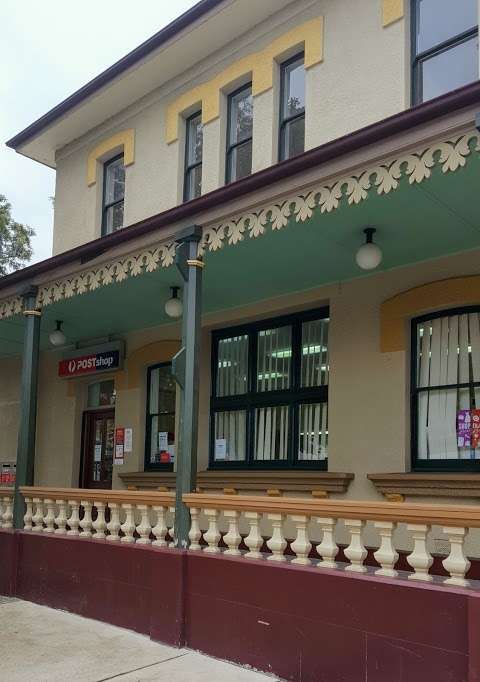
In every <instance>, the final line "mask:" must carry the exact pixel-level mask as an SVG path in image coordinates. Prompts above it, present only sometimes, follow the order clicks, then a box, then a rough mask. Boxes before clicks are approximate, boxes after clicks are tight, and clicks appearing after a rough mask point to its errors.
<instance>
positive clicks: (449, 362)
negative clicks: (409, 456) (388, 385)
mask: <svg viewBox="0 0 480 682" xmlns="http://www.w3.org/2000/svg"><path fill="white" fill-rule="evenodd" d="M412 444H413V465H414V468H416V469H430V470H432V469H433V470H439V471H441V470H449V471H453V470H458V471H462V470H466V471H468V470H479V469H480V308H464V309H461V310H454V311H449V312H442V313H440V314H438V315H437V314H435V315H429V316H425V317H421V318H418V319H416V320H414V321H413V323H412Z"/></svg>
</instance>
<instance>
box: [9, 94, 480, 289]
mask: <svg viewBox="0 0 480 682" xmlns="http://www.w3.org/2000/svg"><path fill="white" fill-rule="evenodd" d="M474 105H479V106H480V81H476V82H474V83H472V84H471V85H466V86H464V87H463V88H459V89H458V90H454V91H452V92H449V93H447V94H446V95H442V96H441V97H437V98H436V99H433V100H431V101H430V102H426V103H425V104H420V105H418V106H415V107H413V108H411V109H407V110H406V111H402V112H400V113H398V114H394V115H393V116H390V117H388V118H385V119H383V120H381V121H378V122H377V123H372V124H371V125H369V126H366V127H365V128H360V129H359V130H356V131H354V132H353V133H349V134H348V135H344V136H343V137H339V138H337V139H335V140H332V141H331V142H326V143H325V144H323V145H321V146H319V147H315V148H314V149H310V150H309V151H307V152H304V153H303V154H300V155H299V156H296V157H294V158H293V159H289V160H288V161H282V162H281V163H277V164H275V165H274V166H270V167H269V168H266V169H264V170H261V171H258V172H257V173H254V174H253V175H250V176H248V177H246V178H243V179H242V180H239V181H238V182H233V183H232V184H230V185H225V186H223V187H220V188H219V189H216V190H213V191H212V192H208V193H207V194H203V195H202V196H200V197H198V198H197V199H193V200H192V201H188V202H186V203H184V204H180V205H178V206H174V207H173V208H170V209H167V210H166V211H163V212H162V213H158V214H156V215H154V216H151V217H150V218H146V219H144V220H142V221H140V222H138V223H135V224H134V225H129V226H128V227H125V228H123V229H121V230H118V231H117V232H113V233H112V234H109V235H107V236H105V237H99V238H98V239H95V240H93V241H90V242H87V243H86V244H82V245H80V246H77V247H75V248H74V249H70V250H69V251H65V252H63V253H60V254H58V255H56V256H52V257H51V258H48V259H46V260H44V261H40V262H39V263H35V264H33V265H29V266H28V267H26V268H23V269H22V270H17V271H16V272H12V273H11V274H9V275H5V276H4V277H1V278H0V289H5V288H6V287H9V286H12V285H14V284H17V283H19V282H26V283H30V282H31V281H32V279H33V278H34V277H36V276H38V275H41V274H43V273H45V272H48V271H50V270H53V269H55V268H57V267H60V266H62V265H66V264H68V263H72V262H74V261H76V260H79V259H80V260H84V261H87V260H92V259H94V258H96V257H98V256H100V255H102V254H103V253H106V252H107V251H109V250H110V249H112V248H114V247H116V246H118V245H120V244H124V243H127V242H129V241H131V240H132V239H136V238H137V237H141V236H142V235H145V234H149V233H151V232H155V231H158V230H161V229H162V228H164V227H168V226H169V225H171V224H172V223H174V222H178V221H180V220H187V219H190V218H192V219H194V218H195V216H196V215H198V214H199V213H200V212H201V211H206V210H208V209H211V208H214V207H218V206H220V205H222V204H226V203H228V202H229V201H233V200H234V199H238V198H239V197H242V196H245V195H248V194H250V193H251V192H255V191H256V190H258V189H261V188H265V187H267V186H270V185H273V184H274V183H276V182H279V181H281V180H284V179H285V178H289V177H292V176H295V175H297V174H299V173H302V172H305V171H307V170H310V169H312V168H315V167H316V166H318V165H320V164H323V163H325V162H327V161H330V160H332V159H334V158H338V157H341V156H345V155H346V154H351V153H352V152H354V151H356V150H358V149H361V148H362V147H367V146H368V145H371V144H375V143H377V142H379V141H380V140H382V139H386V138H388V137H391V136H393V135H396V134H399V133H403V132H406V131H408V130H410V129H412V128H415V127H416V126H419V125H422V124H424V123H428V122H429V121H432V120H434V119H437V118H440V117H442V116H445V115H448V114H451V113H453V112H456V111H458V110H460V109H464V108H466V107H468V106H474Z"/></svg>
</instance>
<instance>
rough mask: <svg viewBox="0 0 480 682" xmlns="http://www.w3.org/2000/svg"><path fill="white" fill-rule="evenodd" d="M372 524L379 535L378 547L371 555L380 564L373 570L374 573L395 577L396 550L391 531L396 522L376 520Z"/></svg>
mask: <svg viewBox="0 0 480 682" xmlns="http://www.w3.org/2000/svg"><path fill="white" fill-rule="evenodd" d="M374 525H375V528H376V529H377V530H378V533H379V535H380V547H379V548H378V550H377V551H376V552H375V553H374V555H373V556H374V558H375V561H377V562H378V563H379V564H380V566H381V568H379V569H378V570H376V571H375V575H383V576H385V577H387V578H396V577H397V575H398V572H397V571H396V570H395V565H396V563H397V561H398V552H397V550H396V549H395V547H394V544H393V533H394V531H395V528H396V526H397V524H396V523H392V522H391V521H376V522H375V524H374Z"/></svg>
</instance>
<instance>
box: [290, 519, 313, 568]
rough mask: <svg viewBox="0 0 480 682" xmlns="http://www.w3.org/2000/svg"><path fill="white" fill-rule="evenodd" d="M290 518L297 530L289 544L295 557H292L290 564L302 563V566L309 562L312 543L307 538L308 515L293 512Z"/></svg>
mask: <svg viewBox="0 0 480 682" xmlns="http://www.w3.org/2000/svg"><path fill="white" fill-rule="evenodd" d="M290 519H291V521H292V522H293V524H294V526H295V528H296V531H297V536H296V538H295V540H294V541H293V542H292V544H291V545H290V548H291V550H292V552H295V554H296V557H295V559H292V564H302V565H303V566H308V565H309V564H310V559H309V558H308V555H309V553H310V550H311V549H312V543H311V542H310V540H309V539H308V529H307V523H308V516H305V515H303V514H301V515H297V514H294V515H292V516H290Z"/></svg>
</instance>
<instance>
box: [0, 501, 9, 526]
mask: <svg viewBox="0 0 480 682" xmlns="http://www.w3.org/2000/svg"><path fill="white" fill-rule="evenodd" d="M6 501H7V498H6V496H5V497H3V496H2V495H1V494H0V528H3V515H4V513H5V508H6V506H7V504H6Z"/></svg>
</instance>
